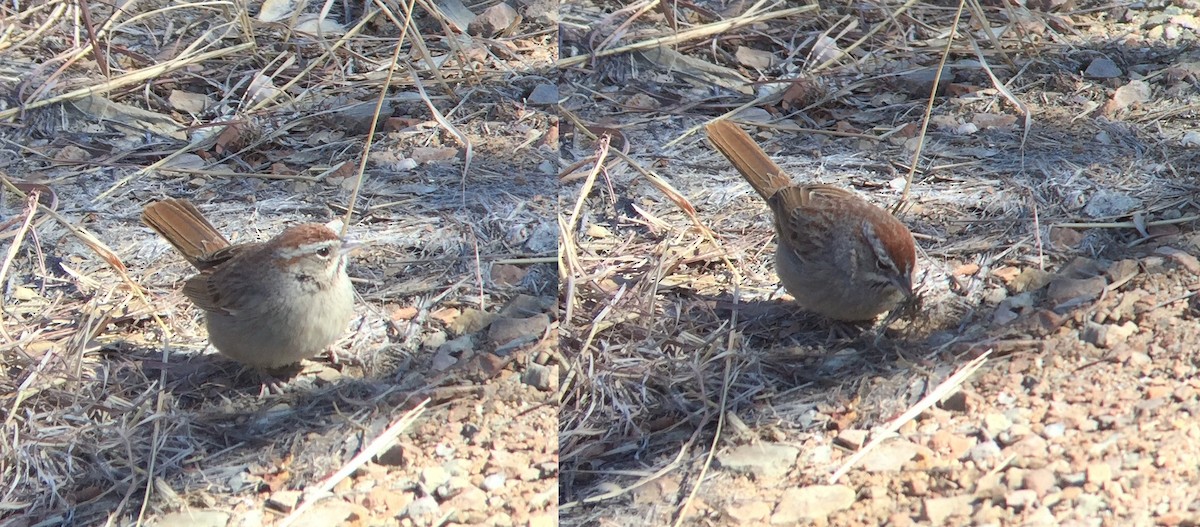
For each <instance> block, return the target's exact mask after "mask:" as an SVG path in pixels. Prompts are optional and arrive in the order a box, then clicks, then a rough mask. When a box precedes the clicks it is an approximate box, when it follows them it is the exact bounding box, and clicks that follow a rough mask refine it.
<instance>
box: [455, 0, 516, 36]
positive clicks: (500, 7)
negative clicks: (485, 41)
mask: <svg viewBox="0 0 1200 527" xmlns="http://www.w3.org/2000/svg"><path fill="white" fill-rule="evenodd" d="M520 19H521V16H520V15H519V14H517V10H516V9H513V8H512V6H510V5H508V4H506V3H504V2H500V3H498V4H496V5H494V6H492V7H489V8H487V9H485V10H484V11H483V12H482V13H480V14H479V16H476V17H475V20H472V21H471V23H470V24H468V25H467V34H468V35H474V36H482V37H487V38H491V37H494V36H496V35H498V34H500V32H502V31H505V30H507V29H508V28H510V27H512V26H513V25H514V24H516V23H517V22H520Z"/></svg>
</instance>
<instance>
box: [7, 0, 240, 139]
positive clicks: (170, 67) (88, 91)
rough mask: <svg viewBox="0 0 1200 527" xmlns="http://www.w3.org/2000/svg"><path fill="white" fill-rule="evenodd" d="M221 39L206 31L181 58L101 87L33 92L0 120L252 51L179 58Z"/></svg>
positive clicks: (46, 86) (236, 49) (221, 51)
mask: <svg viewBox="0 0 1200 527" xmlns="http://www.w3.org/2000/svg"><path fill="white" fill-rule="evenodd" d="M144 16H145V13H143V14H142V16H138V17H133V18H132V19H131V20H130V22H133V20H136V19H138V18H142V17H144ZM112 20H113V19H109V20H108V22H109V23H112ZM103 34H104V31H101V35H103ZM222 37H223V35H221V34H217V28H214V29H211V30H209V31H206V32H205V34H204V35H202V36H200V37H199V38H197V40H196V41H193V42H192V43H191V44H190V46H188V47H187V48H186V49H185V50H184V52H182V53H181V56H180V58H176V59H172V60H169V61H166V62H162V64H156V65H154V66H150V67H145V68H142V70H138V71H134V72H131V73H126V74H124V76H120V77H116V78H112V79H108V80H107V82H104V83H101V84H100V85H96V86H85V88H80V89H78V90H73V91H68V92H66V94H60V95H56V96H54V97H49V98H40V100H34V98H36V97H37V96H38V94H41V92H42V91H37V92H35V96H31V97H30V100H29V101H28V102H25V103H24V104H23V106H18V107H17V108H12V109H8V110H5V112H0V120H4V119H10V118H12V116H13V115H17V114H18V113H20V112H25V110H29V109H34V108H40V107H43V106H48V104H54V103H59V102H62V101H72V100H77V98H83V97H86V96H90V95H103V94H107V92H109V91H113V90H116V89H118V88H121V86H126V85H130V84H137V83H140V82H143V80H149V79H152V78H155V77H160V76H163V74H167V73H170V72H173V71H175V70H180V68H184V67H187V66H191V65H193V64H199V62H203V61H205V60H209V59H215V58H220V56H226V55H233V54H238V53H240V52H244V50H247V49H251V46H250V44H236V46H230V47H228V48H223V49H217V50H212V52H206V53H199V54H197V55H194V56H182V55H187V54H188V53H192V52H194V50H196V49H203V48H206V47H211V42H221V38H222ZM84 50H86V49H84ZM80 56H82V55H80V54H79V53H77V54H76V55H74V56H73V58H72V59H71V61H70V62H74V61H76V60H78V59H79V58H80ZM65 68H66V66H64V67H61V68H59V71H62V70H65ZM52 85H54V83H43V85H42V88H41V90H48V89H49V88H50V86H52Z"/></svg>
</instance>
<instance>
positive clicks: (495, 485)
mask: <svg viewBox="0 0 1200 527" xmlns="http://www.w3.org/2000/svg"><path fill="white" fill-rule="evenodd" d="M507 479H508V478H507V477H505V476H504V474H499V473H497V474H490V475H488V476H487V477H485V478H483V490H486V491H488V492H492V491H494V490H497V489H502V488H504V482H505V481H507Z"/></svg>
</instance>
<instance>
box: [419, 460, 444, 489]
mask: <svg viewBox="0 0 1200 527" xmlns="http://www.w3.org/2000/svg"><path fill="white" fill-rule="evenodd" d="M447 481H450V473H448V472H446V469H444V468H442V467H439V466H436V465H435V466H432V467H425V468H423V469H421V475H420V482H421V487H422V488H423V489H425V493H426V494H433V491H434V489H436V488H438V487H440V486H442V485H445V484H446V482H447Z"/></svg>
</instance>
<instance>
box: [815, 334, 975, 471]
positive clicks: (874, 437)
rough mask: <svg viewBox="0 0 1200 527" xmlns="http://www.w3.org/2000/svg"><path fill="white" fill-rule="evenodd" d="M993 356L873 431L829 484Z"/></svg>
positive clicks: (964, 370)
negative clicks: (864, 443) (866, 441)
mask: <svg viewBox="0 0 1200 527" xmlns="http://www.w3.org/2000/svg"><path fill="white" fill-rule="evenodd" d="M991 354H992V350H990V349H989V350H987V351H985V352H983V354H981V355H980V356H978V357H976V358H975V359H973V360H972V361H971V362H968V363H967V364H965V365H964V366H963V367H962V368H961V369H959V370H958V371H957V372H955V373H954V375H951V376H949V377H947V378H946V380H944V381H942V383H941V384H939V385H938V386H937V388H934V389H933V391H931V392H929V395H926V396H925V397H924V398H923V399H921V400H920V401H917V404H916V405H914V406H913V407H912V408H909V409H908V411H907V412H904V413H903V414H901V415H900V417H897V418H895V419H892V420H891V421H890V422H888V423H887V424H885V425H883V426H881V427H879V428H876V429H875V430H874V431H872V433H871V441H870V442H869V443H867V444H866V446H863V447H862V449H861V450H859V451H858V452H855V453H854V455H852V456H850V458H849V459H847V460H846V462H845V463H843V464H842V468H839V469H838V470H837V472H834V473H833V475H831V476H829V484H830V485H832V484H834V483H837V480H838V479H840V478H841V477H842V476H845V475H846V473H847V472H850V469H851V468H853V467H854V465H855V464H856V463H858V462H859V461H860V460H861V459H862V458H863V457H865V456H866V455H867V454H868V453H870V452H871V451H872V450H875V448H876V447H878V446H879V445H881V444H883V442H884V441H886V440H887V439H890V438H891V437H893V436H894V435H895V433H896V431H897V430H899V429H900V427H901V426H904V423H907V422H909V421H911V420H913V419H914V418H916V417H917V416H918V415H920V414H921V412H924V411H925V410H927V409H928V408H929V407H931V406H933V405H934V404H937V402H938V401H940V400H942V398H943V397H945V396H946V395H948V394H950V393H951V392H952V391H954V390H955V389H956V388H958V386H959V385H960V384H962V383H963V381H965V380H967V377H970V376H971V374H973V373H975V370H978V369H979V367H980V366H983V363H984V362H987V358H988V356H989V355H991Z"/></svg>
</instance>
